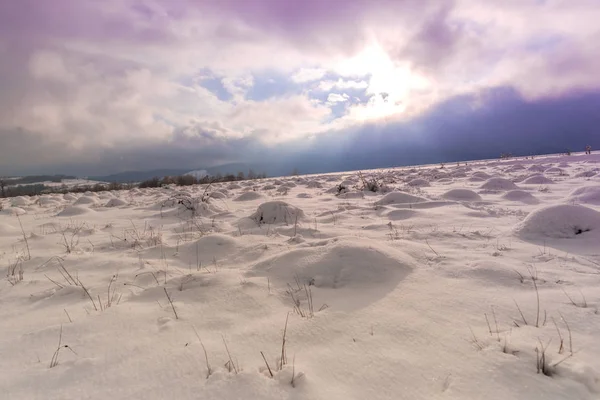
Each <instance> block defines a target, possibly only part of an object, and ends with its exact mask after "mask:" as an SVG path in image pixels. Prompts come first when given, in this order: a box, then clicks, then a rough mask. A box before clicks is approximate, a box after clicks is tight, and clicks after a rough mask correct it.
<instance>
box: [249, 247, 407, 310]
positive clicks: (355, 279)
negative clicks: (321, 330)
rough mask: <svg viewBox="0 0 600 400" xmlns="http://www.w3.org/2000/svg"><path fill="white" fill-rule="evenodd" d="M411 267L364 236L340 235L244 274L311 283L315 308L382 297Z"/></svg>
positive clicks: (403, 256)
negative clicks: (349, 236) (342, 236)
mask: <svg viewBox="0 0 600 400" xmlns="http://www.w3.org/2000/svg"><path fill="white" fill-rule="evenodd" d="M412 269H413V260H412V258H411V257H409V256H408V255H406V254H405V253H402V252H400V251H397V250H394V249H390V248H386V247H385V246H382V245H381V244H379V243H376V242H372V241H370V240H367V239H361V240H354V239H342V240H339V241H331V242H329V243H327V244H325V245H324V246H321V247H313V248H300V249H296V250H292V251H289V252H286V253H284V254H279V255H276V256H274V257H271V258H269V259H267V260H265V261H262V262H260V263H258V264H256V265H254V266H253V267H251V268H250V270H249V271H248V273H247V274H248V275H249V276H266V277H269V279H270V280H271V284H275V285H276V286H280V287H286V286H287V284H288V283H289V284H294V283H295V282H296V280H298V281H299V282H300V284H301V285H304V284H306V285H309V286H310V287H311V291H312V294H313V298H314V300H313V301H314V302H315V305H316V307H315V309H316V308H318V307H319V306H320V304H321V303H326V304H328V305H329V306H330V307H332V308H334V309H345V310H351V309H355V308H360V307H364V306H367V305H369V304H372V303H373V302H375V301H377V300H379V299H381V298H382V297H385V295H386V294H387V293H388V292H390V291H391V290H393V289H394V288H395V287H396V286H397V285H398V284H399V283H400V282H401V281H402V280H403V279H404V278H405V277H406V276H408V274H410V272H412ZM298 295H300V292H299V293H298ZM316 302H319V304H318V305H317V304H316Z"/></svg>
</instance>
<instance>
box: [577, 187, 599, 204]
mask: <svg viewBox="0 0 600 400" xmlns="http://www.w3.org/2000/svg"><path fill="white" fill-rule="evenodd" d="M569 202H576V203H585V204H594V205H598V206H600V186H584V187H580V188H578V189H575V190H573V191H572V192H571V194H570V195H569Z"/></svg>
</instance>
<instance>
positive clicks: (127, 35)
mask: <svg viewBox="0 0 600 400" xmlns="http://www.w3.org/2000/svg"><path fill="white" fill-rule="evenodd" d="M597 21H600V7H599V4H598V0H502V1H480V0H449V1H442V0H437V1H434V0H304V1H292V0H0V175H3V174H19V173H31V172H67V173H82V174H102V173H109V172H118V171H119V170H124V169H152V168H163V167H174V166H178V162H181V158H180V156H178V154H181V153H180V152H179V151H181V152H182V153H185V154H188V155H189V154H195V155H196V157H195V159H191V158H188V159H186V161H185V163H186V165H185V166H187V165H189V166H190V167H196V166H209V165H214V164H219V163H226V162H235V161H252V160H253V159H257V158H261V155H262V157H264V155H265V154H272V153H273V152H276V151H277V152H279V153H285V152H294V149H296V148H297V146H298V143H303V144H305V146H303V151H304V152H306V153H307V154H308V153H310V152H311V151H313V150H314V149H311V148H310V146H309V144H310V143H320V142H319V141H320V140H321V141H322V142H324V140H325V139H323V138H327V140H330V139H331V138H332V137H333V138H336V137H337V138H339V140H340V141H345V140H348V138H349V137H353V136H352V134H351V133H352V132H356V131H361V132H363V135H365V137H367V138H368V137H369V134H370V133H369V132H371V131H370V129H371V130H373V131H374V130H378V129H379V130H381V129H383V130H384V131H386V132H388V133H387V135H388V137H389V138H390V140H391V141H392V142H394V143H402V137H401V136H399V135H402V134H403V133H401V132H400V131H399V130H396V129H394V127H396V126H402V127H405V128H406V127H410V126H411V123H412V124H413V125H415V124H417V122H418V121H423V119H424V118H425V117H426V116H431V118H437V119H439V118H440V115H439V112H438V111H436V110H439V109H440V107H441V105H443V104H446V103H447V102H451V101H453V99H457V98H460V99H463V101H467V100H466V99H468V102H467V104H465V107H466V108H467V109H468V110H471V111H469V112H467V113H466V114H462V115H461V118H463V119H465V118H466V119H468V118H475V116H476V115H480V114H478V112H480V109H481V108H482V107H486V104H487V102H488V101H489V98H488V97H487V96H486V93H489V92H490V89H493V88H499V87H504V88H511V91H512V93H515V94H516V95H515V96H513V97H511V99H513V98H518V103H519V104H523V107H524V105H527V104H537V103H541V102H548V101H557V100H561V99H563V100H564V101H565V103H564V104H565V106H564V107H568V101H570V100H569V99H572V98H574V97H577V96H579V95H583V94H589V93H595V92H598V91H600V74H599V73H598V71H600V52H599V51H598V49H597V44H598V43H600V25H599V24H598V22H597ZM511 101H512V100H511ZM580 103H581V102H580V101H579V100H578V101H577V102H574V103H572V104H579V106H578V107H581V105H580ZM515 104H516V103H515ZM561 104H562V103H561ZM515 112H516V111H515ZM515 115H517V114H515ZM518 115H520V117H519V118H523V116H522V114H518ZM565 115H566V114H565ZM569 116H570V117H571V118H573V115H572V114H569ZM508 118H510V116H509V117H508ZM419 123H420V122H419ZM517 126H518V125H517ZM550 128H551V127H549V128H548V129H550ZM540 129H541V128H540ZM548 132H549V133H548V134H549V135H552V134H556V135H559V134H561V133H560V132H555V133H553V132H552V131H551V129H550V130H549V131H548ZM563 133H564V132H563ZM479 134H480V135H483V136H485V135H486V132H484V131H483V132H480V133H479ZM379 140H382V139H381V138H379ZM382 141H384V142H385V140H382ZM335 142H336V140H333V141H332V143H335ZM328 143H329V142H328ZM147 154H152V158H151V159H148V157H145V155H147ZM185 166H183V165H182V167H185Z"/></svg>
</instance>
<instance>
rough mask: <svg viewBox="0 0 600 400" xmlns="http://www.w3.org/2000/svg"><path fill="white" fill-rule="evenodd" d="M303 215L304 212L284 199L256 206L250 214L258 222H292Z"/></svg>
mask: <svg viewBox="0 0 600 400" xmlns="http://www.w3.org/2000/svg"><path fill="white" fill-rule="evenodd" d="M303 217H304V212H303V211H302V210H301V209H299V208H297V207H294V206H292V205H290V204H288V203H286V202H285V201H269V202H267V203H263V204H261V205H260V206H258V209H257V210H256V212H255V213H254V214H252V215H251V216H250V218H251V219H253V220H255V221H256V222H257V223H259V224H281V223H285V224H290V223H291V224H293V223H295V222H296V221H298V220H299V219H301V218H303Z"/></svg>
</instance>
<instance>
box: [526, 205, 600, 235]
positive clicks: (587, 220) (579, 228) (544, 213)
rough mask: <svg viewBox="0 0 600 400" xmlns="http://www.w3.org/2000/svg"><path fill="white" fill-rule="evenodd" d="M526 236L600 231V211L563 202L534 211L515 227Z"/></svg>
mask: <svg viewBox="0 0 600 400" xmlns="http://www.w3.org/2000/svg"><path fill="white" fill-rule="evenodd" d="M515 230H516V232H517V233H518V234H519V235H520V236H522V237H526V238H532V239H535V238H536V237H540V238H544V237H550V238H575V237H577V236H579V235H582V234H586V233H588V232H590V233H591V232H592V231H595V233H597V232H598V231H600V212H598V211H596V210H593V209H591V208H588V207H584V206H576V205H570V204H561V205H554V206H548V207H542V208H540V209H537V210H535V211H533V212H532V213H531V214H529V215H528V216H527V218H525V219H524V220H523V221H522V222H521V223H520V224H518V225H517V226H516V228H515Z"/></svg>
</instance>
